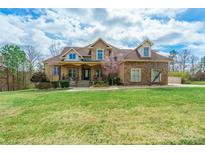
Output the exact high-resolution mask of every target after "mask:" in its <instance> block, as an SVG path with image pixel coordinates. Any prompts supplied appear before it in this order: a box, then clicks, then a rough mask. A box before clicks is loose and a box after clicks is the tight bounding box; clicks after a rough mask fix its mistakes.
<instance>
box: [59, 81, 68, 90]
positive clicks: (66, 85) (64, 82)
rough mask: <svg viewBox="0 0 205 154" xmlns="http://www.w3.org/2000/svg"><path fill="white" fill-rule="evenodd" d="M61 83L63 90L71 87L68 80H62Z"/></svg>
mask: <svg viewBox="0 0 205 154" xmlns="http://www.w3.org/2000/svg"><path fill="white" fill-rule="evenodd" d="M59 83H60V86H61V88H68V87H69V81H68V80H60V81H59Z"/></svg>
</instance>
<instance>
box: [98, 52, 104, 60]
mask: <svg viewBox="0 0 205 154" xmlns="http://www.w3.org/2000/svg"><path fill="white" fill-rule="evenodd" d="M103 57H104V50H103V49H97V60H103Z"/></svg>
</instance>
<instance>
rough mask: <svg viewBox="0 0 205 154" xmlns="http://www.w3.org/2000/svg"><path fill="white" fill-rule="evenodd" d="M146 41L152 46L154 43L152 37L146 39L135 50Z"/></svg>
mask: <svg viewBox="0 0 205 154" xmlns="http://www.w3.org/2000/svg"><path fill="white" fill-rule="evenodd" d="M146 42H148V43H149V44H150V45H151V46H152V45H153V42H152V41H151V40H150V39H148V38H147V39H145V40H144V41H143V42H142V43H140V44H139V45H138V46H137V47H136V48H135V50H137V49H138V48H139V47H141V46H142V45H143V44H145V43H146Z"/></svg>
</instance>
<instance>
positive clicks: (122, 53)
mask: <svg viewBox="0 0 205 154" xmlns="http://www.w3.org/2000/svg"><path fill="white" fill-rule="evenodd" d="M99 40H102V39H101V38H99V39H98V40H97V41H99ZM97 41H95V42H94V43H92V44H89V45H87V46H84V47H65V48H64V49H63V51H62V52H61V54H60V55H58V56H55V57H52V58H49V59H47V60H45V61H44V63H49V64H53V65H55V64H58V62H60V61H61V60H62V59H61V57H62V56H63V55H65V54H66V53H68V52H69V51H70V50H71V49H73V50H75V51H76V52H77V53H79V55H81V56H82V57H85V56H91V54H90V47H92V46H93V45H94V44H95V43H97ZM102 41H104V40H102ZM147 41H148V42H149V43H151V45H152V44H153V43H152V42H151V41H150V40H149V39H146V40H144V41H143V42H142V43H141V44H140V45H139V46H138V47H137V48H139V47H140V46H141V45H143V44H144V43H145V42H147ZM104 43H106V45H107V47H109V48H110V49H112V53H113V56H114V57H117V60H118V61H130V60H131V61H143V60H145V61H170V59H169V58H168V57H165V56H163V55H160V54H159V53H158V51H156V50H151V57H141V56H140V55H139V53H138V51H137V48H136V49H120V48H118V47H115V46H113V45H111V44H109V43H107V42H105V41H104Z"/></svg>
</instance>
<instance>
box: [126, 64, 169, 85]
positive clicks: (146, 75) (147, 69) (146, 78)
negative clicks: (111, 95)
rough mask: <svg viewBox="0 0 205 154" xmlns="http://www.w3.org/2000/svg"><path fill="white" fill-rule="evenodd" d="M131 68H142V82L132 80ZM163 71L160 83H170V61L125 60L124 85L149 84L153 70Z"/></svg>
mask: <svg viewBox="0 0 205 154" xmlns="http://www.w3.org/2000/svg"><path fill="white" fill-rule="evenodd" d="M131 68H141V82H131ZM152 69H159V70H161V71H162V74H161V82H160V83H158V84H160V85H167V84H168V62H125V63H124V81H123V83H124V85H149V84H150V83H151V70H152Z"/></svg>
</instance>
